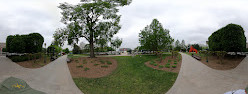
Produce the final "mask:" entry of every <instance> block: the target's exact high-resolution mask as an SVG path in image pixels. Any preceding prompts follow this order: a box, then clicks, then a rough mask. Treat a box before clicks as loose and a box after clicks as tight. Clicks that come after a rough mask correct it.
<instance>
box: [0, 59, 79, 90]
mask: <svg viewBox="0 0 248 94" xmlns="http://www.w3.org/2000/svg"><path fill="white" fill-rule="evenodd" d="M66 58H67V56H62V57H60V58H58V59H57V60H55V61H53V62H51V63H50V64H48V65H46V66H44V67H42V68H38V69H28V68H23V67H21V66H19V65H18V64H15V63H14V62H12V61H11V60H10V59H8V58H6V57H3V56H0V82H2V81H3V80H5V79H6V78H8V77H10V76H13V77H17V78H20V79H23V80H25V81H26V82H27V83H28V84H29V85H30V87H32V88H34V89H36V90H39V91H43V92H45V93H47V94H82V92H81V91H80V90H79V89H78V87H77V86H76V85H75V83H74V82H73V80H72V77H71V74H70V71H69V69H68V66H67V63H66Z"/></svg>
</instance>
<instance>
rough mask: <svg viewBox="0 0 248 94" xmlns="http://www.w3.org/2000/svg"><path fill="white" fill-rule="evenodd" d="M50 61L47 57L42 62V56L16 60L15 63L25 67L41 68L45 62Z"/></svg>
mask: <svg viewBox="0 0 248 94" xmlns="http://www.w3.org/2000/svg"><path fill="white" fill-rule="evenodd" d="M50 62H51V61H50V59H49V58H47V60H46V63H44V58H41V59H37V60H36V61H35V60H29V61H23V62H16V64H18V65H20V66H22V67H25V68H31V69H35V68H41V67H43V66H45V65H47V64H49V63H50Z"/></svg>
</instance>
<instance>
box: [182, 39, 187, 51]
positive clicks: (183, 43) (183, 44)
mask: <svg viewBox="0 0 248 94" xmlns="http://www.w3.org/2000/svg"><path fill="white" fill-rule="evenodd" d="M181 47H182V48H183V49H186V45H185V41H184V40H182V42H181Z"/></svg>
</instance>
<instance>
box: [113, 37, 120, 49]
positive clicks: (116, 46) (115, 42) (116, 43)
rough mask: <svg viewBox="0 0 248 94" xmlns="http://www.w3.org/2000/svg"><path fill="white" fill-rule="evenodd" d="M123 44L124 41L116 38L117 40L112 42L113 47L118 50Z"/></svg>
mask: <svg viewBox="0 0 248 94" xmlns="http://www.w3.org/2000/svg"><path fill="white" fill-rule="evenodd" d="M121 44H122V39H120V38H118V37H117V38H116V39H114V40H112V41H111V46H112V47H113V48H114V49H115V50H116V49H118V48H119V47H120V46H121Z"/></svg>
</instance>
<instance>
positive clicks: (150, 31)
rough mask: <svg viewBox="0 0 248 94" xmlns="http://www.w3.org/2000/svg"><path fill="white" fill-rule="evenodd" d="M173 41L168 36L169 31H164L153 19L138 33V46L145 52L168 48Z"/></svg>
mask: <svg viewBox="0 0 248 94" xmlns="http://www.w3.org/2000/svg"><path fill="white" fill-rule="evenodd" d="M173 41H174V40H173V39H172V38H171V36H170V34H169V30H167V29H164V28H163V26H162V24H161V23H160V22H159V21H158V20H157V19H153V21H152V23H151V24H150V25H148V26H146V27H145V28H144V29H143V30H141V33H139V42H140V45H141V47H144V48H145V49H147V50H152V51H159V50H164V49H165V48H168V47H170V46H171V43H172V42H173Z"/></svg>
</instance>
